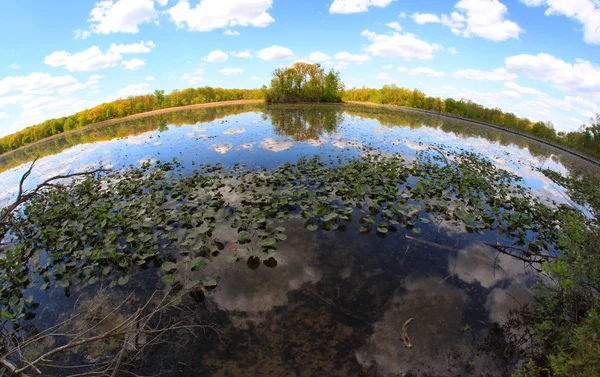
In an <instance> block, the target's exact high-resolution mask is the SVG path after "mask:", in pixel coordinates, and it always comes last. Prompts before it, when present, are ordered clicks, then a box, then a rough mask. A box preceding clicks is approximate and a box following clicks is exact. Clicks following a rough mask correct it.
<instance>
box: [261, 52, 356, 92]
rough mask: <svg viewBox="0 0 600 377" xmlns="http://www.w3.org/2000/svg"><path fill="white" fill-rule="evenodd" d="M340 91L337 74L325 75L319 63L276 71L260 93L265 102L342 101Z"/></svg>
mask: <svg viewBox="0 0 600 377" xmlns="http://www.w3.org/2000/svg"><path fill="white" fill-rule="evenodd" d="M343 89H344V86H343V83H342V81H341V79H340V74H339V72H336V71H334V70H331V71H329V73H328V74H325V71H324V70H323V68H321V65H320V64H310V63H304V62H296V63H294V64H292V65H291V66H290V67H287V68H277V69H276V70H275V71H274V72H273V78H272V79H271V87H270V88H268V89H267V88H266V87H264V88H263V91H264V93H265V100H266V101H267V102H319V101H320V102H341V101H342V90H343Z"/></svg>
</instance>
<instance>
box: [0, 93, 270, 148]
mask: <svg viewBox="0 0 600 377" xmlns="http://www.w3.org/2000/svg"><path fill="white" fill-rule="evenodd" d="M262 98H263V92H262V91H261V90H260V89H222V88H211V87H208V86H207V87H204V88H195V89H194V88H189V89H184V90H174V91H172V92H171V93H170V94H165V91H164V90H156V91H155V92H154V94H146V95H140V96H131V97H128V98H125V99H118V100H116V101H113V102H108V103H103V104H101V105H98V106H95V107H92V108H91V109H86V110H83V111H80V112H78V113H76V114H73V115H69V116H65V117H62V118H55V119H48V120H46V121H44V122H42V123H40V124H37V125H34V126H30V127H27V128H25V129H23V130H21V131H18V132H16V133H14V134H11V135H8V136H4V137H3V138H0V154H2V153H6V152H9V151H12V150H15V149H17V148H19V147H22V146H24V145H27V144H31V143H34V142H36V141H38V140H42V139H44V138H47V137H50V136H53V135H57V134H60V133H63V132H66V131H71V130H75V129H78V128H82V127H85V126H88V125H90V124H93V123H98V122H102V121H105V120H110V119H118V118H123V117H126V116H128V115H133V114H139V113H144V112H147V111H151V110H158V109H166V108H170V107H180V106H187V105H194V104H198V103H208V102H220V101H231V100H241V99H262Z"/></svg>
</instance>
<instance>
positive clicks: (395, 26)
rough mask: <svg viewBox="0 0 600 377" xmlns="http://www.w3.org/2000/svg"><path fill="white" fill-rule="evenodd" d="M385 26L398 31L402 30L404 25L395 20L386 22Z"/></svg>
mask: <svg viewBox="0 0 600 377" xmlns="http://www.w3.org/2000/svg"><path fill="white" fill-rule="evenodd" d="M385 26H387V27H389V28H392V29H394V30H397V31H402V26H400V23H398V22H396V21H394V22H388V23H387V24H385Z"/></svg>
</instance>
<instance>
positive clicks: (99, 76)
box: [90, 75, 104, 81]
mask: <svg viewBox="0 0 600 377" xmlns="http://www.w3.org/2000/svg"><path fill="white" fill-rule="evenodd" d="M103 78H104V76H102V75H91V76H90V80H94V81H95V80H100V79H103Z"/></svg>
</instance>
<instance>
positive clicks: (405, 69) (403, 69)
mask: <svg viewBox="0 0 600 377" xmlns="http://www.w3.org/2000/svg"><path fill="white" fill-rule="evenodd" d="M397 69H398V72H408V68H406V67H398V68H397Z"/></svg>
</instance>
